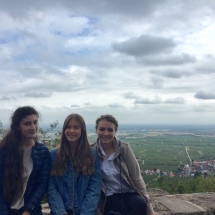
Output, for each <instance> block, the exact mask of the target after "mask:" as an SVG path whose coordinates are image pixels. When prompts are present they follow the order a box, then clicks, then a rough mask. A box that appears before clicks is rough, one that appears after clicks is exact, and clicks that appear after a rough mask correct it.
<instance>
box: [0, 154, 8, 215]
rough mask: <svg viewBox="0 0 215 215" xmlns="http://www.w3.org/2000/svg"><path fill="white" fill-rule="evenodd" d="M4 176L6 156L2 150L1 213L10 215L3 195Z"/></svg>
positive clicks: (0, 177)
mask: <svg viewBox="0 0 215 215" xmlns="http://www.w3.org/2000/svg"><path fill="white" fill-rule="evenodd" d="M3 178H4V157H3V152H2V150H1V151H0V214H1V215H8V214H9V212H8V207H7V204H6V202H5V200H4V197H3Z"/></svg>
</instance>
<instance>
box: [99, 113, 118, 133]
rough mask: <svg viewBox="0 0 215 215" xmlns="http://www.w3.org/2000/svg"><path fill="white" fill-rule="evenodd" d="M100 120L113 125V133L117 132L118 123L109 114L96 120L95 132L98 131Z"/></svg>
mask: <svg viewBox="0 0 215 215" xmlns="http://www.w3.org/2000/svg"><path fill="white" fill-rule="evenodd" d="M102 120H105V121H108V122H112V123H113V124H114V125H115V131H117V129H118V121H117V120H116V118H115V117H113V116H112V115H110V114H106V115H101V116H100V117H99V118H97V119H96V130H97V129H98V125H99V123H100V122H101V121H102Z"/></svg>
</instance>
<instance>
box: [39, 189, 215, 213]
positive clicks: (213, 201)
mask: <svg viewBox="0 0 215 215" xmlns="http://www.w3.org/2000/svg"><path fill="white" fill-rule="evenodd" d="M148 193H149V195H150V197H151V202H152V206H153V208H154V210H155V212H157V214H158V215H185V214H188V215H189V214H190V215H215V193H192V194H175V195H169V194H168V193H167V192H165V191H162V190H160V189H148ZM49 211H50V210H49V207H48V204H43V214H44V215H48V214H49Z"/></svg>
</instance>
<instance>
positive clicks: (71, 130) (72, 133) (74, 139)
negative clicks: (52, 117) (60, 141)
mask: <svg viewBox="0 0 215 215" xmlns="http://www.w3.org/2000/svg"><path fill="white" fill-rule="evenodd" d="M64 134H65V137H66V139H67V141H68V142H69V143H71V144H77V143H78V141H79V139H80V137H81V125H80V123H79V122H78V121H77V120H75V119H73V118H72V119H70V120H69V122H68V123H67V126H66V129H65V131H64Z"/></svg>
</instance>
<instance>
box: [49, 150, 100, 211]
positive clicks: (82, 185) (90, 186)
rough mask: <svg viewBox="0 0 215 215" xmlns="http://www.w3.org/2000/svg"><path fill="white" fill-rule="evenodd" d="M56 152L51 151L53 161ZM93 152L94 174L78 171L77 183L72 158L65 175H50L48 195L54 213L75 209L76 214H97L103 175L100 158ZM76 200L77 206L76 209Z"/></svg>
mask: <svg viewBox="0 0 215 215" xmlns="http://www.w3.org/2000/svg"><path fill="white" fill-rule="evenodd" d="M56 154H57V149H53V150H52V151H51V157H52V159H53V163H54V160H55V158H56ZM92 154H93V157H94V168H95V172H94V173H93V174H92V175H82V173H76V174H77V175H78V176H77V179H76V183H75V182H74V181H75V180H74V175H75V172H74V170H73V165H72V162H71V160H70V161H69V162H68V169H67V171H66V172H65V173H64V175H63V176H53V175H52V176H51V177H50V181H49V188H48V192H47V197H48V202H49V206H50V209H51V212H52V214H53V215H63V214H66V213H67V212H66V210H73V214H74V215H95V213H96V208H97V205H98V201H99V198H100V194H101V187H102V176H101V166H100V161H99V158H98V156H97V154H96V152H95V151H92ZM76 194H77V196H76ZM75 202H76V203H77V204H76V206H77V208H75V209H74V208H73V205H74V204H75Z"/></svg>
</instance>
